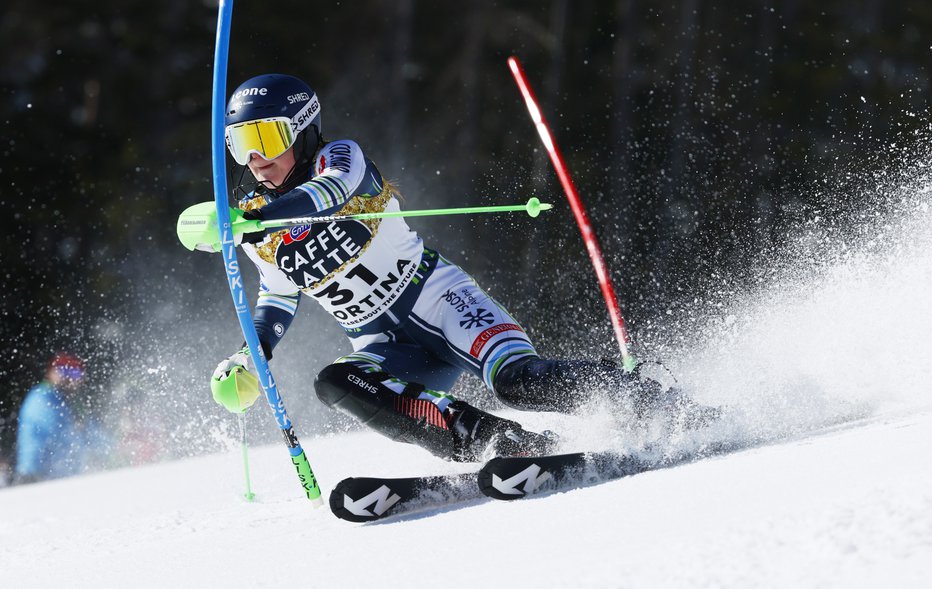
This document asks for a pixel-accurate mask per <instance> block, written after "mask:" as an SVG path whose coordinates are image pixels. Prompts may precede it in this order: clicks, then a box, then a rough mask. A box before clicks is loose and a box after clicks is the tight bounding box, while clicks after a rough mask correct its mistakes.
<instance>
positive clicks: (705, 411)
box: [624, 366, 722, 430]
mask: <svg viewBox="0 0 932 589" xmlns="http://www.w3.org/2000/svg"><path fill="white" fill-rule="evenodd" d="M640 368H641V367H640V366H638V368H636V369H635V370H634V372H633V373H632V375H631V376H632V378H631V379H630V380H629V382H628V383H626V385H625V387H624V394H625V395H626V396H627V397H628V402H629V403H630V404H631V405H632V407H633V410H634V414H635V416H636V417H637V418H638V419H644V420H647V419H651V418H652V417H655V416H660V417H662V418H663V420H664V422H666V424H667V425H669V426H671V427H673V428H675V429H683V430H694V429H700V428H703V427H705V426H707V425H709V424H710V423H712V422H713V421H715V420H717V419H718V418H719V417H720V416H721V414H722V410H721V408H720V407H713V406H709V405H702V404H701V403H697V402H696V401H694V400H693V399H692V398H691V397H689V396H688V395H687V394H686V393H684V392H683V391H682V390H680V389H679V388H676V387H673V386H667V385H664V384H662V383H661V382H660V381H658V380H654V379H653V378H651V377H648V376H646V375H644V374H642V373H641V371H640Z"/></svg>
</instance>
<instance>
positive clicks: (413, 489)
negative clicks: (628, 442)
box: [330, 452, 651, 523]
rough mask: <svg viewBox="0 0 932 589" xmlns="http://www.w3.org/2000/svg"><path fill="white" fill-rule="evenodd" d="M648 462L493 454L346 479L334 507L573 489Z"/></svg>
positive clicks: (344, 511)
mask: <svg viewBox="0 0 932 589" xmlns="http://www.w3.org/2000/svg"><path fill="white" fill-rule="evenodd" d="M649 468H651V465H650V464H648V463H647V462H645V461H642V460H640V459H637V458H634V457H631V456H624V455H620V454H617V453H615V452H587V453H583V452H578V453H574V454H554V455H548V456H537V457H503V458H493V459H492V460H490V461H488V462H486V463H485V464H484V465H483V466H482V468H480V469H479V470H478V471H476V472H472V473H466V474H455V475H439V476H419V477H406V478H380V477H352V478H347V479H343V480H342V481H340V483H339V484H338V485H337V486H336V487H335V488H334V489H333V492H331V494H330V510H331V511H332V512H333V514H334V515H335V516H337V517H338V518H340V519H343V520H346V521H351V522H356V523H363V522H371V521H376V520H380V519H383V518H386V517H389V516H396V515H402V514H411V513H416V512H418V511H423V510H427V509H436V508H438V507H443V506H448V505H452V504H455V503H461V502H463V501H470V500H474V499H479V498H482V497H483V496H485V497H491V498H493V499H504V500H512V499H520V498H522V497H527V496H528V495H532V494H535V493H542V492H548V491H560V490H569V489H574V488H578V487H581V486H585V485H590V484H595V483H599V482H604V481H609V480H612V479H617V478H621V477H624V476H628V475H631V474H635V473H638V472H642V471H644V470H648V469H649Z"/></svg>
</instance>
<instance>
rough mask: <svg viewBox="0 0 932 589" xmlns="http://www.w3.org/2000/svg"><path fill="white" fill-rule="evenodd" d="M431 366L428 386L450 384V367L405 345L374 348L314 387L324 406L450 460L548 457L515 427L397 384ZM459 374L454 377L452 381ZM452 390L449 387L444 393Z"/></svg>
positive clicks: (334, 367)
mask: <svg viewBox="0 0 932 589" xmlns="http://www.w3.org/2000/svg"><path fill="white" fill-rule="evenodd" d="M412 363H414V364H421V365H423V364H433V365H434V368H435V369H434V370H424V369H423V367H422V368H421V370H420V372H421V373H422V374H423V376H424V377H425V378H424V380H425V381H427V382H431V381H433V382H435V383H438V384H445V383H448V384H449V385H451V384H452V381H451V380H450V374H451V372H450V370H448V369H445V368H452V367H449V365H446V367H445V366H444V365H443V364H445V363H442V362H441V361H439V360H437V359H431V358H430V356H429V353H428V352H426V350H423V349H422V348H420V347H418V346H413V345H406V344H399V343H393V344H385V343H383V344H373V345H370V346H367V347H365V348H363V349H362V350H360V351H358V352H355V353H353V354H350V355H349V356H346V357H344V358H341V359H339V360H337V361H336V362H335V363H334V364H331V365H330V366H327V367H326V368H324V369H323V370H322V371H321V373H320V374H319V375H318V377H317V380H316V381H315V383H314V386H315V388H316V390H317V395H318V397H319V398H320V399H321V401H323V402H324V403H325V404H326V405H328V406H330V407H333V408H336V409H339V410H340V411H343V412H344V413H347V414H349V415H352V416H353V417H355V418H357V419H358V420H360V421H361V422H362V423H364V424H366V425H367V426H369V427H371V428H372V429H374V430H376V431H377V432H379V433H381V434H382V435H385V436H387V437H389V438H391V439H393V440H396V441H400V442H406V443H411V444H416V445H419V446H421V447H423V448H425V449H427V450H428V451H430V452H431V453H433V454H435V455H437V456H440V457H442V458H446V459H452V460H458V461H475V460H479V459H482V458H484V457H490V456H491V455H514V454H518V453H531V452H544V451H546V449H547V448H545V447H543V446H542V444H543V443H544V442H546V441H548V440H547V439H546V438H540V439H538V438H536V437H535V436H537V434H532V433H530V432H524V430H522V429H521V427H520V426H519V425H518V424H517V423H514V422H512V421H508V420H506V419H502V418H499V417H496V416H494V415H491V414H489V413H486V412H484V411H480V410H479V409H476V408H475V407H472V406H471V405H469V404H467V403H465V402H463V401H457V400H456V399H454V398H453V397H452V396H450V395H447V394H446V393H443V392H440V391H437V390H434V389H429V388H427V387H426V386H424V385H423V384H419V383H416V382H407V381H404V380H401V379H399V378H396V377H395V376H393V375H392V374H391V373H390V372H388V371H386V370H385V369H386V368H389V369H390V368H391V366H392V365H395V366H396V367H397V371H398V372H399V373H405V372H407V371H408V370H409V369H410V367H411V364H412ZM458 372H459V371H458V370H455V371H453V380H455V375H456V374H458ZM446 388H448V386H447V387H446Z"/></svg>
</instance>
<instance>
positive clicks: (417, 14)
mask: <svg viewBox="0 0 932 589" xmlns="http://www.w3.org/2000/svg"><path fill="white" fill-rule="evenodd" d="M216 8H217V7H216V2H214V1H209V0H205V1H201V2H196V1H190V0H163V1H162V2H141V1H138V0H121V1H114V0H94V1H93V2H91V1H89V0H70V1H69V2H53V3H39V2H28V1H26V0H7V1H6V2H4V5H3V8H2V9H0V10H2V23H0V46H2V51H0V64H2V67H0V97H2V99H0V124H2V141H0V149H2V156H3V157H2V159H0V210H2V211H3V215H2V217H0V223H2V232H0V240H2V246H0V257H2V272H3V276H2V281H3V282H2V285H3V287H2V297H0V317H2V341H3V342H4V353H3V354H2V361H0V376H2V379H3V380H2V382H3V385H4V386H3V389H2V392H0V420H4V421H0V454H2V453H3V452H4V451H9V449H10V447H11V444H12V442H13V440H12V433H11V432H12V428H11V427H10V424H11V420H12V419H13V416H15V411H16V409H17V407H18V404H19V401H20V399H21V398H22V396H23V395H24V394H25V392H26V390H27V389H28V387H29V386H31V385H32V384H34V382H35V381H36V380H37V379H39V378H40V377H41V373H42V370H43V367H44V365H45V363H46V362H47V360H48V358H49V356H50V355H51V354H52V353H53V352H55V351H57V350H60V349H68V350H71V351H74V352H76V353H78V354H81V355H84V356H85V357H87V358H89V359H90V363H91V376H92V378H91V382H92V388H93V389H96V390H97V391H98V392H99V393H100V395H99V396H100V397H101V398H111V396H113V395H118V396H121V397H120V398H121V399H123V400H124V401H125V402H127V403H135V402H136V401H135V400H134V399H136V397H135V396H134V395H138V394H141V393H139V391H142V394H144V393H150V394H151V393H152V391H153V390H155V389H158V390H159V391H160V395H161V396H160V397H159V398H158V399H156V405H160V406H162V407H166V406H167V407H175V408H176V409H175V411H176V413H178V414H184V415H183V419H186V420H190V421H191V422H192V423H193V424H194V426H192V427H195V428H201V427H203V424H204V423H206V421H205V420H207V421H209V419H208V418H209V417H210V416H211V415H216V414H215V413H211V412H212V411H214V408H212V407H211V403H210V401H209V394H208V392H207V384H206V381H207V377H208V375H209V374H210V371H211V370H212V369H213V366H214V365H215V363H216V362H217V361H219V360H220V359H221V358H223V357H225V356H226V355H227V354H229V353H230V352H231V351H232V350H233V349H234V348H235V346H236V345H238V343H239V341H241V339H240V337H239V335H238V334H237V331H236V330H237V325H236V322H235V319H234V314H233V313H232V309H231V305H230V303H229V300H228V299H229V294H228V291H227V287H226V284H225V281H224V280H223V273H222V266H221V264H220V261H219V260H218V259H217V258H215V257H211V256H208V255H203V254H192V253H190V252H187V251H186V250H184V249H183V248H182V247H181V246H180V244H178V243H177V240H176V237H175V231H174V227H175V221H176V218H177V215H178V213H179V212H180V211H182V210H183V209H184V208H185V207H187V206H189V205H191V204H193V203H196V202H200V201H204V200H210V199H211V198H212V192H211V190H212V188H211V182H210V129H209V124H210V123H209V119H210V91H211V73H212V69H211V68H212V58H213V43H214V35H215V26H216ZM233 20H234V28H233V36H232V39H233V41H232V43H233V47H232V51H231V56H230V64H231V65H230V71H229V82H230V88H233V87H235V86H236V85H238V84H239V82H241V81H242V80H244V79H246V78H247V77H250V76H253V75H256V74H259V73H264V72H269V71H277V72H281V73H290V74H294V75H297V76H299V77H302V78H304V79H305V80H307V81H308V82H309V83H310V84H311V86H312V87H313V88H315V90H316V91H317V92H318V94H319V96H320V97H321V101H322V106H323V111H322V112H323V130H324V134H325V136H327V137H328V138H330V139H336V138H353V139H355V140H356V141H358V142H359V143H360V145H361V146H362V147H363V149H364V150H365V151H366V152H367V154H368V155H369V156H370V158H371V159H373V161H375V162H376V164H377V165H379V167H380V168H381V170H382V171H383V174H384V175H385V176H386V177H388V178H392V179H394V180H397V181H398V182H399V183H400V185H401V187H402V191H403V193H404V194H405V199H406V206H407V207H409V208H422V207H441V206H463V205H466V204H500V203H506V202H509V203H510V202H523V201H524V200H526V199H527V198H528V197H529V196H531V195H538V196H540V197H541V198H542V200H545V201H550V202H554V203H558V205H559V206H558V210H557V211H554V212H553V213H552V214H548V215H545V216H542V217H541V219H540V220H539V221H533V222H532V221H530V220H528V219H526V218H521V219H519V218H518V217H483V218H451V219H424V220H418V221H412V222H411V225H412V226H413V227H414V228H415V229H416V230H418V231H419V232H420V233H421V234H422V235H423V236H424V237H425V240H426V242H427V243H428V244H429V245H431V246H432V247H436V248H437V249H439V250H440V251H441V252H443V253H445V254H447V255H448V256H449V257H451V258H452V259H453V260H455V261H457V262H459V263H461V264H462V265H464V266H465V268H466V269H467V270H469V271H471V272H472V273H473V274H474V275H475V276H476V277H477V279H478V280H479V282H480V284H482V285H485V286H486V287H487V289H488V290H490V291H491V292H492V293H493V294H494V295H495V296H497V297H498V298H500V299H501V300H502V301H503V302H504V303H505V304H506V306H508V307H509V308H510V309H511V310H512V312H513V313H514V314H515V315H516V316H517V317H519V319H520V320H521V321H522V322H523V323H524V324H525V325H527V326H528V328H529V331H530V333H531V334H532V336H533V337H534V338H535V339H536V341H537V342H538V344H539V348H540V349H541V350H542V351H545V352H547V353H552V354H560V353H569V352H568V350H570V349H575V350H576V353H579V352H580V351H584V352H585V353H587V354H591V355H598V354H601V355H609V354H611V353H612V352H613V350H614V344H613V343H612V335H611V329H610V326H609V324H608V321H607V317H606V314H605V311H604V305H603V303H602V301H601V299H600V297H599V293H598V288H597V286H596V282H595V280H594V276H593V273H592V270H591V267H590V266H589V262H588V258H587V256H586V254H585V250H584V248H583V245H582V240H581V239H580V237H579V234H578V231H577V229H576V227H575V224H574V222H573V219H572V215H571V214H570V213H569V210H568V207H567V206H566V203H565V199H564V197H563V196H562V193H561V192H560V190H559V185H558V184H557V182H556V179H555V176H554V174H553V172H552V169H551V168H550V167H549V162H548V160H547V158H546V154H545V153H544V152H543V151H542V149H541V147H540V144H539V140H538V138H537V135H536V133H535V131H534V128H533V126H532V125H531V123H530V121H529V119H528V117H527V115H526V112H525V109H524V105H523V103H522V102H521V99H520V96H519V94H518V92H517V89H516V88H515V87H514V84H513V82H512V80H511V77H510V74H509V72H508V70H507V67H506V65H505V60H506V58H507V57H508V56H509V55H512V54H514V55H517V56H519V57H520V59H521V60H522V61H523V63H524V65H525V68H526V70H527V72H528V75H529V76H530V78H531V81H532V84H533V85H534V86H535V88H536V90H537V94H538V97H539V98H540V100H541V101H542V106H543V109H544V111H545V114H546V116H547V117H548V119H549V121H550V123H551V124H552V125H553V127H554V133H555V135H556V139H557V141H558V142H559V144H560V145H561V146H562V149H563V151H564V153H565V156H566V157H567V160H568V163H569V166H570V168H571V170H572V171H573V172H574V174H575V179H576V183H577V185H578V187H579V189H580V192H581V194H582V196H583V199H584V201H585V202H586V204H587V206H588V207H589V212H590V215H591V216H592V219H593V221H594V223H595V226H596V230H597V233H598V235H599V238H600V240H601V242H602V246H603V250H604V251H605V254H606V258H607V262H608V264H609V267H610V269H611V271H612V274H613V276H614V279H615V280H616V285H618V291H619V295H620V298H621V301H620V302H621V304H622V308H623V309H625V311H626V316H627V319H628V320H629V323H630V328H631V330H632V334H633V336H634V338H635V341H639V339H640V340H644V339H647V340H649V339H650V333H649V332H650V325H652V322H653V321H654V320H656V319H657V318H658V317H660V316H661V315H663V314H664V313H665V312H667V311H669V309H671V308H677V305H680V304H685V303H684V301H693V300H696V298H697V297H701V296H705V294H707V293H705V294H704V291H706V290H707V289H708V285H709V278H710V277H726V278H723V279H722V280H724V281H725V282H727V283H728V284H729V285H730V286H729V287H728V288H740V287H741V284H742V283H743V281H746V280H750V278H751V276H750V270H749V267H750V265H749V260H750V259H751V255H752V253H753V254H755V255H758V256H759V255H760V253H761V252H769V251H777V250H778V249H779V247H780V243H781V240H782V239H784V237H785V235H786V232H787V231H788V230H789V228H791V227H792V226H793V225H794V224H795V223H798V222H799V221H800V220H801V219H805V218H806V217H807V216H808V215H812V214H814V211H819V212H820V213H821V214H823V215H824V214H826V212H829V213H830V212H831V211H832V210H835V209H841V208H845V207H857V206H858V204H859V203H858V196H857V191H856V190H854V191H852V190H849V191H844V192H841V191H840V189H837V190H836V189H832V187H833V186H840V184H839V183H840V182H841V180H839V178H842V179H843V178H850V177H851V176H850V175H851V174H855V175H856V176H857V177H859V178H864V177H869V176H870V174H873V173H883V172H884V171H885V170H889V169H890V167H891V166H895V165H897V163H898V162H897V161H895V160H896V159H897V158H895V157H885V156H884V153H889V152H888V151H886V150H885V146H888V145H889V144H891V143H896V142H902V141H905V140H909V137H910V133H911V132H913V131H915V130H917V129H925V128H927V126H928V105H929V99H928V95H929V75H930V38H932V36H930V34H932V4H930V3H929V2H927V1H920V0H915V1H909V0H904V1H901V2H882V1H881V0H862V1H854V2H841V1H837V0H833V1H826V2H804V1H802V0H783V1H781V2H774V1H769V2H763V1H753V0H740V1H739V0H718V1H713V0H670V1H668V2H662V3H658V2H651V1H647V0H575V1H572V2H571V1H569V0H549V1H543V0H519V1H509V2H505V1H500V2H493V1H490V0H473V1H471V2H466V3H463V2H426V1H423V0H421V1H418V0H391V1H390V0H360V1H354V2H348V1H343V2H339V1H337V2H328V3H320V2H306V1H304V2H297V1H290V0H279V1H277V2H274V3H268V2H256V1H253V0H239V1H238V2H237V3H236V10H235V11H234V19H233ZM904 138H905V139H904ZM826 184H827V185H826ZM725 290H726V291H727V290H728V289H725ZM312 306H313V305H312V304H310V303H307V302H305V304H304V305H303V307H302V308H303V313H304V314H305V315H309V316H310V319H308V320H307V321H308V323H310V324H311V325H312V327H310V328H307V327H305V328H301V327H299V326H296V327H295V328H294V331H298V330H299V329H305V330H308V331H313V332H314V334H315V335H314V336H313V337H311V336H298V335H295V334H290V337H289V341H290V342H291V345H290V346H289V341H286V342H285V344H284V345H283V346H282V349H284V348H285V347H288V348H289V351H288V352H285V353H282V354H281V355H282V356H283V358H282V359H281V360H279V362H284V363H285V364H284V366H287V367H289V374H290V373H292V372H293V373H294V374H295V377H294V379H295V382H301V383H303V385H302V386H303V387H304V389H303V390H302V391H301V394H303V395H304V396H305V397H307V398H308V399H309V400H308V402H309V403H310V402H311V401H310V397H311V396H312V393H310V391H309V385H308V384H307V383H308V382H309V381H310V379H311V378H312V376H313V375H314V374H315V373H316V371H317V370H318V369H319V368H321V367H322V366H323V365H325V364H326V363H327V362H328V361H329V360H330V359H331V358H332V357H333V356H335V355H337V353H338V350H337V349H336V348H334V347H333V344H326V343H325V342H327V341H330V340H328V339H327V336H328V334H330V336H331V339H332V336H339V330H335V329H333V328H332V327H330V326H329V324H328V322H327V319H326V318H325V317H324V315H323V314H322V313H321V312H319V311H318V310H317V309H311V307H312ZM325 324H328V325H325ZM328 329H329V330H330V331H327V330H328ZM321 334H323V335H321ZM315 337H316V338H317V339H314V338H315ZM308 338H310V339H308ZM302 343H307V344H310V343H313V345H305V346H302V345H301V344H302ZM278 356H279V352H278V351H276V358H278ZM274 367H275V366H274V364H273V368H274ZM178 399H197V401H196V402H193V401H188V402H187V404H185V403H180V402H179V401H178ZM173 403H180V404H177V405H173ZM191 403H193V405H192V404H191ZM291 406H292V405H291V404H289V408H290V407H291ZM289 410H290V409H289ZM192 411H194V412H196V414H197V415H201V416H202V417H203V416H206V417H204V419H202V420H198V419H193V418H192V413H191V412H192ZM296 423H298V424H300V423H301V422H300V421H299V420H297V419H296ZM263 427H264V428H265V429H266V430H269V429H271V430H272V431H273V433H274V427H268V424H264V425H263ZM172 435H176V433H173V434H172ZM182 437H183V436H182ZM192 439H193V438H192ZM179 443H181V444H182V445H183V444H184V440H183V439H182V440H180V442H179ZM192 443H193V442H192Z"/></svg>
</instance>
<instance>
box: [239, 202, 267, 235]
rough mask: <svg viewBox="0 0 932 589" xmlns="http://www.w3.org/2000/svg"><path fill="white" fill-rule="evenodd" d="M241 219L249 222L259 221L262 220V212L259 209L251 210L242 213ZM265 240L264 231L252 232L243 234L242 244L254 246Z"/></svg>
mask: <svg viewBox="0 0 932 589" xmlns="http://www.w3.org/2000/svg"><path fill="white" fill-rule="evenodd" d="M243 218H244V219H247V220H249V221H261V220H262V211H261V209H252V210H251V211H243ZM263 239H265V229H260V230H259V231H253V232H251V233H244V234H243V243H252V244H256V243H259V242H260V241H262V240H263Z"/></svg>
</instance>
